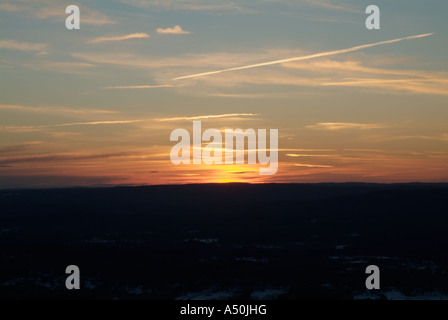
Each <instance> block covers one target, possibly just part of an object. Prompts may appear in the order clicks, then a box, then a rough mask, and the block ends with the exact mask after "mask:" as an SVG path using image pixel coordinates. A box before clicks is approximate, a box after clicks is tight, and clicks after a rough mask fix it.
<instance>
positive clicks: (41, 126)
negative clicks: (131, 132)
mask: <svg viewBox="0 0 448 320" xmlns="http://www.w3.org/2000/svg"><path fill="white" fill-rule="evenodd" d="M142 121H145V120H141V119H140V120H110V121H88V122H68V123H59V124H49V125H38V126H5V127H0V128H2V129H6V130H9V129H13V130H14V129H24V130H29V129H43V128H57V127H71V126H93V125H105V124H130V123H137V122H142Z"/></svg>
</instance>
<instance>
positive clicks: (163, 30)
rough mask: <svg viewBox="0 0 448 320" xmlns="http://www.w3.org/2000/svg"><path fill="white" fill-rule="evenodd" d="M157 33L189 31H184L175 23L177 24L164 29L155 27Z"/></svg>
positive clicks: (184, 32)
mask: <svg viewBox="0 0 448 320" xmlns="http://www.w3.org/2000/svg"><path fill="white" fill-rule="evenodd" d="M157 33H160V34H190V33H191V32H190V31H185V30H183V29H182V27H181V26H179V25H177V26H174V27H173V28H166V29H163V28H157Z"/></svg>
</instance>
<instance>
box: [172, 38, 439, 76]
mask: <svg viewBox="0 0 448 320" xmlns="http://www.w3.org/2000/svg"><path fill="white" fill-rule="evenodd" d="M431 35H433V33H425V34H420V35H417V36H409V37H405V38H399V39H393V40H387V41H381V42H377V43H371V44H365V45H362V46H357V47H352V48H348V49H341V50H334V51H328V52H321V53H315V54H311V55H308V56H302V57H293V58H288V59H282V60H275V61H269V62H262V63H257V64H251V65H248V66H242V67H234V68H229V69H223V70H216V71H210V72H204V73H197V74H192V75H189V76H183V77H178V78H174V79H172V80H181V79H188V78H196V77H203V76H208V75H212V74H218V73H223V72H229V71H237V70H243V69H251V68H258V67H265V66H271V65H274V64H280V63H285V62H291V61H301V60H309V59H314V58H320V57H328V56H334V55H336V54H341V53H347V52H353V51H359V50H363V49H367V48H371V47H376V46H380V45H383V44H389V43H395V42H400V41H403V40H411V39H418V38H424V37H429V36H431Z"/></svg>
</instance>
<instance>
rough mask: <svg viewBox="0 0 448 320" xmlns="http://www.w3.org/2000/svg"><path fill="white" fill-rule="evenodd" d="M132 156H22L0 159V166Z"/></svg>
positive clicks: (106, 154)
mask: <svg viewBox="0 0 448 320" xmlns="http://www.w3.org/2000/svg"><path fill="white" fill-rule="evenodd" d="M130 155H134V154H133V153H129V152H117V153H104V154H51V155H43V156H41V155H39V156H24V157H13V158H3V159H0V164H1V165H9V164H18V163H24V162H54V161H76V160H95V159H108V158H117V157H126V156H130Z"/></svg>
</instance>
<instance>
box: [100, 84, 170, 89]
mask: <svg viewBox="0 0 448 320" xmlns="http://www.w3.org/2000/svg"><path fill="white" fill-rule="evenodd" d="M171 87H174V86H173V85H170V84H161V85H143V86H115V87H104V88H103V89H155V88H171Z"/></svg>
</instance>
